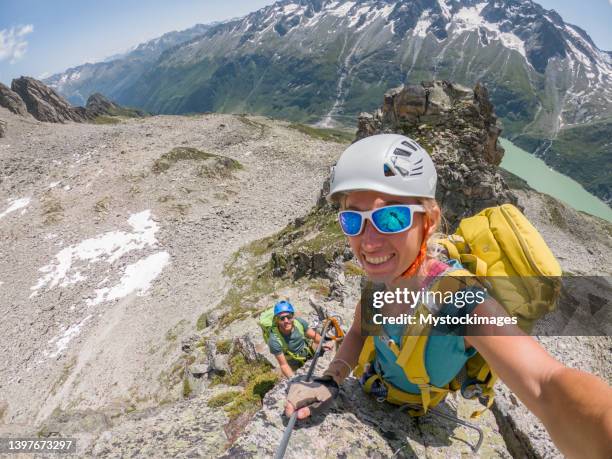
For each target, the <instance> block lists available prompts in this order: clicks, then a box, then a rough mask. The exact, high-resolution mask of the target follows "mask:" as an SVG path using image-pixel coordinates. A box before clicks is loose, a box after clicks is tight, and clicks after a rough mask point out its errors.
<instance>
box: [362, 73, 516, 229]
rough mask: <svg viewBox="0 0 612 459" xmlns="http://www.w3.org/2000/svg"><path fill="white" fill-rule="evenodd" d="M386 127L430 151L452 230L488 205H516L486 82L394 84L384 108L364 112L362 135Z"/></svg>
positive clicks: (382, 129)
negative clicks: (504, 173)
mask: <svg viewBox="0 0 612 459" xmlns="http://www.w3.org/2000/svg"><path fill="white" fill-rule="evenodd" d="M383 132H397V133H403V134H406V135H408V136H409V137H411V138H413V139H415V140H416V141H417V142H419V143H420V144H421V145H422V146H423V147H424V148H425V149H426V150H427V151H428V152H429V153H430V154H431V156H432V158H433V160H434V162H435V164H436V168H437V171H438V189H437V192H436V199H437V200H438V202H439V203H440V205H441V207H442V209H443V215H444V217H445V219H446V220H447V221H448V222H449V224H450V226H451V229H452V227H453V226H454V225H455V224H456V223H457V222H458V220H460V219H461V218H463V217H465V216H467V215H471V214H474V213H476V212H478V211H480V210H482V209H483V208H486V207H491V206H495V205H499V204H502V203H506V202H509V203H513V204H516V202H517V199H516V196H514V194H513V193H512V192H511V191H510V190H509V189H508V186H507V185H506V183H505V182H504V179H503V177H502V176H501V175H500V173H499V169H498V167H497V166H498V165H499V163H500V162H501V159H502V157H503V154H504V149H503V148H502V147H501V146H500V145H499V144H498V142H497V139H498V138H499V135H500V133H501V129H500V128H499V127H498V126H497V117H496V116H495V113H494V111H493V106H492V104H491V102H490V100H489V95H488V91H487V89H486V88H485V87H484V86H483V85H481V84H477V85H476V87H475V88H474V90H471V89H469V88H466V87H463V86H461V85H458V84H454V83H450V82H448V81H440V80H435V81H429V82H423V83H421V84H420V85H407V86H403V87H399V88H396V89H392V90H390V91H388V92H387V93H385V96H384V103H383V105H382V107H380V108H379V109H377V110H376V111H375V112H374V113H373V114H369V113H362V114H361V115H360V116H359V121H358V131H357V138H358V139H360V138H363V137H367V136H370V135H373V134H379V133H383Z"/></svg>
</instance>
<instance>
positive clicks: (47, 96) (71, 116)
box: [11, 77, 92, 123]
mask: <svg viewBox="0 0 612 459" xmlns="http://www.w3.org/2000/svg"><path fill="white" fill-rule="evenodd" d="M11 89H12V90H13V91H14V92H16V93H17V94H18V95H19V96H20V97H21V99H23V101H24V102H25V105H26V107H27V110H28V112H29V113H30V114H31V115H32V116H33V117H34V118H36V119H37V120H38V121H47V122H50V123H64V122H66V121H76V122H85V121H88V120H90V119H91V118H92V116H91V115H90V114H89V113H88V111H87V110H86V109H85V108H84V107H73V106H72V105H70V103H69V102H68V101H67V100H66V99H64V98H63V97H61V96H60V95H59V94H57V93H56V92H55V91H54V90H53V89H51V88H49V87H48V86H45V85H44V84H43V83H41V82H40V81H38V80H36V79H34V78H30V77H21V78H17V79H15V80H13V82H12V84H11Z"/></svg>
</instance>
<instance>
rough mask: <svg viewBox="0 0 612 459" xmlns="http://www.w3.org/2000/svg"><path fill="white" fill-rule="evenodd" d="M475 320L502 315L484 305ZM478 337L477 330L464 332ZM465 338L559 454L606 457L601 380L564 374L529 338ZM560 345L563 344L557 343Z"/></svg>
mask: <svg viewBox="0 0 612 459" xmlns="http://www.w3.org/2000/svg"><path fill="white" fill-rule="evenodd" d="M475 313H477V314H478V315H480V316H484V315H491V316H500V315H505V313H504V311H503V309H501V306H499V305H498V304H497V303H496V302H494V301H486V302H485V303H483V304H482V305H480V306H478V308H476V310H475ZM469 331H470V334H473V335H478V333H479V331H478V327H474V328H473V329H470V330H469ZM486 332H487V334H486V335H485V333H481V334H482V335H483V336H466V338H465V339H466V341H467V342H468V344H470V345H472V346H474V347H475V348H476V349H477V350H478V352H480V354H481V355H482V356H483V357H484V358H485V360H486V361H487V362H488V364H489V365H490V366H491V368H492V369H493V370H494V371H495V372H496V373H497V375H498V376H499V377H500V379H501V380H502V381H503V382H504V383H505V384H506V385H507V386H508V387H509V388H510V389H511V390H512V391H513V392H514V393H515V394H516V395H517V396H518V397H519V398H520V399H521V401H522V402H523V403H524V404H525V405H526V406H527V408H529V410H530V411H532V412H533V413H534V414H535V415H536V416H537V417H538V418H539V419H540V420H541V421H542V423H543V424H544V426H545V427H546V429H547V430H548V432H549V434H550V436H551V438H552V440H553V441H554V443H555V445H557V447H558V448H559V450H560V451H561V452H562V453H563V454H565V455H566V456H568V457H580V458H582V457H596V458H599V457H601V458H610V457H612V389H611V388H610V387H609V386H608V384H606V383H605V382H604V381H603V380H602V379H600V378H598V377H596V376H594V375H592V374H589V373H586V372H584V371H580V370H575V369H572V368H568V367H566V366H564V365H563V364H561V363H560V362H558V361H557V360H555V359H554V358H553V357H552V356H551V355H550V354H548V353H547V352H546V350H545V349H544V348H543V347H542V346H541V345H540V344H539V343H538V342H537V341H536V340H535V339H533V338H532V337H530V336H526V335H524V334H521V333H520V332H519V331H518V330H516V331H515V334H516V336H508V330H507V329H506V330H505V331H504V332H503V333H504V335H503V336H502V335H497V336H494V335H491V334H490V328H487V330H486ZM559 339H563V338H559Z"/></svg>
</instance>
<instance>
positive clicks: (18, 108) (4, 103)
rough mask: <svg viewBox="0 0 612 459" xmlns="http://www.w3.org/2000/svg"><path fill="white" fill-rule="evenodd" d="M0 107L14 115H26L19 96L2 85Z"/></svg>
mask: <svg viewBox="0 0 612 459" xmlns="http://www.w3.org/2000/svg"><path fill="white" fill-rule="evenodd" d="M0 107H4V108H7V109H9V110H10V111H11V112H13V113H15V114H16V115H22V116H26V115H27V114H28V108H27V107H26V104H25V103H24V102H23V100H22V99H21V97H19V94H17V93H16V92H15V91H13V90H11V88H9V87H8V86H5V85H3V84H2V83H0Z"/></svg>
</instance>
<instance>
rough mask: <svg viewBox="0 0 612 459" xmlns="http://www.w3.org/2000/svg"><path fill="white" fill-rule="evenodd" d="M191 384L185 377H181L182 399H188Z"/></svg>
mask: <svg viewBox="0 0 612 459" xmlns="http://www.w3.org/2000/svg"><path fill="white" fill-rule="evenodd" d="M191 390H192V389H191V384H189V379H188V378H187V376H186V375H185V376H183V398H188V397H189V396H190V395H191Z"/></svg>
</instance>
